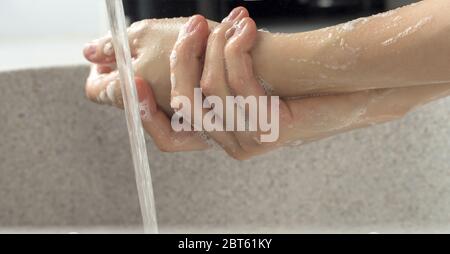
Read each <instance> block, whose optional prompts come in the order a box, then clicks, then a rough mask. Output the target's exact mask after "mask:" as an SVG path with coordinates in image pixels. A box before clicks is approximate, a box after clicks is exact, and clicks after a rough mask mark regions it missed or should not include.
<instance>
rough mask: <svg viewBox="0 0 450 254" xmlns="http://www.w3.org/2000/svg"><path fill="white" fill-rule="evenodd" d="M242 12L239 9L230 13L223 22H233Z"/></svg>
mask: <svg viewBox="0 0 450 254" xmlns="http://www.w3.org/2000/svg"><path fill="white" fill-rule="evenodd" d="M242 12H243V11H242V10H241V9H238V8H237V9H234V10H232V11H231V12H230V14H229V15H228V17H226V18H225V19H224V20H223V21H228V22H231V21H234V20H235V19H236V18H237V17H239V15H240V14H241V13H242Z"/></svg>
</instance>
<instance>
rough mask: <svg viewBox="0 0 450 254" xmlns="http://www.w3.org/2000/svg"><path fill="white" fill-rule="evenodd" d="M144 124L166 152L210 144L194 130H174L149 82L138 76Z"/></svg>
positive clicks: (189, 149) (200, 147) (159, 146)
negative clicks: (157, 103)
mask: <svg viewBox="0 0 450 254" xmlns="http://www.w3.org/2000/svg"><path fill="white" fill-rule="evenodd" d="M136 88H137V91H138V97H139V108H140V110H141V119H142V125H143V127H144V129H145V130H146V131H147V133H148V134H149V135H150V136H151V137H152V139H153V141H154V143H155V144H156V146H157V147H158V148H159V149H160V150H161V151H164V152H181V151H196V150H204V149H207V148H208V147H209V146H208V144H207V143H206V142H205V141H204V140H203V139H202V138H201V137H200V136H198V135H196V134H195V133H194V132H174V131H173V130H172V126H171V123H170V121H169V118H168V117H167V115H166V114H165V113H164V112H162V111H161V110H159V109H158V107H157V105H156V101H155V98H154V95H153V91H152V89H151V87H150V85H149V84H147V83H146V82H145V81H144V80H143V79H141V78H136Z"/></svg>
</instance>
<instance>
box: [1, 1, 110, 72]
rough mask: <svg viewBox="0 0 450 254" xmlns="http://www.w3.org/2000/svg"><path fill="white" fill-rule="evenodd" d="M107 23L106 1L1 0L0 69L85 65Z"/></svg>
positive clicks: (105, 29)
mask: <svg viewBox="0 0 450 254" xmlns="http://www.w3.org/2000/svg"><path fill="white" fill-rule="evenodd" d="M107 24H108V23H107V18H106V12H105V6H104V1H103V0H0V70H5V69H17V68H25V67H41V66H51V65H61V64H78V63H83V62H84V60H83V57H82V55H81V50H82V47H83V44H84V43H86V42H88V41H89V40H91V39H94V38H96V37H98V36H100V35H103V34H104V33H105V32H106V31H107Z"/></svg>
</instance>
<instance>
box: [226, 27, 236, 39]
mask: <svg viewBox="0 0 450 254" xmlns="http://www.w3.org/2000/svg"><path fill="white" fill-rule="evenodd" d="M235 32H236V27H231V28H230V29H228V31H227V32H226V33H225V39H226V40H228V39H230V38H231V37H233V35H234V33H235Z"/></svg>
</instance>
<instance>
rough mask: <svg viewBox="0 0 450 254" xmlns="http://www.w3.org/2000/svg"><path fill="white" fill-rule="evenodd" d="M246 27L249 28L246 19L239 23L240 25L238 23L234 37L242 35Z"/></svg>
mask: <svg viewBox="0 0 450 254" xmlns="http://www.w3.org/2000/svg"><path fill="white" fill-rule="evenodd" d="M246 26H247V21H246V20H245V19H243V20H241V21H239V23H237V24H236V26H235V28H236V31H235V32H234V35H236V36H238V35H240V34H242V32H243V31H244V28H245V27H246Z"/></svg>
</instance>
